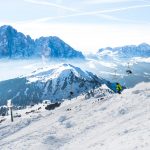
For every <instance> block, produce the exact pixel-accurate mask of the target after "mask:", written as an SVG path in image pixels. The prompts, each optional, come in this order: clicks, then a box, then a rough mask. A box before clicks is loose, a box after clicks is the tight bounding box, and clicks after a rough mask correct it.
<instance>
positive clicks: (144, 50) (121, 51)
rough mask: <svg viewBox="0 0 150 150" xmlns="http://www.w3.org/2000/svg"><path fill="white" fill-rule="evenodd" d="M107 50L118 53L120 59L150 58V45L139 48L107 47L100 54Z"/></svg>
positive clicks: (134, 46)
mask: <svg viewBox="0 0 150 150" xmlns="http://www.w3.org/2000/svg"><path fill="white" fill-rule="evenodd" d="M105 50H108V51H112V52H117V54H118V56H120V57H150V45H148V44H146V43H142V44H140V45H138V46H136V45H128V46H123V47H115V48H111V47H107V48H101V49H100V50H99V52H98V53H101V52H103V51H105Z"/></svg>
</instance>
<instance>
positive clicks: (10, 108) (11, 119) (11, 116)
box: [10, 107, 14, 122]
mask: <svg viewBox="0 0 150 150" xmlns="http://www.w3.org/2000/svg"><path fill="white" fill-rule="evenodd" d="M10 114H11V122H13V121H14V119H13V112H12V107H10Z"/></svg>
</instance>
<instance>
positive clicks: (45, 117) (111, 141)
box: [0, 82, 150, 150]
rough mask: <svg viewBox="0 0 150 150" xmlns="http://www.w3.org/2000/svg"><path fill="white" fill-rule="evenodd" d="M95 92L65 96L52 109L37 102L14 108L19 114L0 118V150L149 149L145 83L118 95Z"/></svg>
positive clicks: (149, 104) (149, 86)
mask: <svg viewBox="0 0 150 150" xmlns="http://www.w3.org/2000/svg"><path fill="white" fill-rule="evenodd" d="M97 94H98V93H97ZM97 94H96V96H95V97H94V98H90V99H86V100H85V98H84V96H82V95H81V96H79V97H78V98H77V99H73V100H72V101H65V102H64V103H62V105H61V106H60V107H59V108H56V109H55V110H52V111H47V110H45V109H44V107H45V106H43V104H39V105H36V106H34V107H32V108H27V109H24V110H18V111H17V112H14V113H18V114H21V115H22V116H21V117H20V118H14V122H13V123H11V122H10V116H7V117H6V118H5V119H6V120H5V121H3V122H2V123H0V149H2V150H11V149H12V150H81V149H82V150H149V149H150V82H148V83H140V84H138V85H136V86H135V87H134V88H132V89H127V90H124V91H123V93H122V94H121V95H118V94H113V95H107V96H105V97H103V98H101V99H100V98H98V95H97ZM39 107H41V109H39V110H38V108H39ZM31 110H35V112H33V113H29V114H28V115H26V114H25V112H27V111H28V112H29V111H31ZM1 119H2V117H1Z"/></svg>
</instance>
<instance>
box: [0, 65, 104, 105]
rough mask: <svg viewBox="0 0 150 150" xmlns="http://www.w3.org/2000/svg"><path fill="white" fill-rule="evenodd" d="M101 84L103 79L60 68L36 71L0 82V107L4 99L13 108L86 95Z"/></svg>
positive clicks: (77, 70) (68, 66) (75, 70)
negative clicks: (9, 102)
mask: <svg viewBox="0 0 150 150" xmlns="http://www.w3.org/2000/svg"><path fill="white" fill-rule="evenodd" d="M104 82H105V80H104V79H100V78H98V77H97V76H96V75H94V74H92V73H90V72H85V71H82V70H81V69H80V68H77V67H74V66H72V65H67V64H64V65H61V66H59V67H56V68H52V69H47V70H40V71H39V70H37V72H34V73H33V74H32V75H30V76H27V77H23V78H15V79H11V80H7V81H1V82H0V98H1V99H0V105H5V104H6V101H7V100H8V99H12V101H13V103H14V104H15V105H28V104H30V103H31V102H34V103H38V102H41V101H42V100H45V99H49V100H51V101H52V102H57V101H61V100H63V99H70V98H72V97H76V96H78V95H80V94H83V93H86V92H88V91H90V90H93V89H94V88H97V87H99V86H101V84H103V83H104ZM14 85H15V86H14ZM71 92H72V93H71Z"/></svg>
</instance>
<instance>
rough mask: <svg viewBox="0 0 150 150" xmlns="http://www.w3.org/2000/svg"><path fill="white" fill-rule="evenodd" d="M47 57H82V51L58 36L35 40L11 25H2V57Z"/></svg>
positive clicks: (0, 34)
mask: <svg viewBox="0 0 150 150" xmlns="http://www.w3.org/2000/svg"><path fill="white" fill-rule="evenodd" d="M31 56H34V57H35V56H36V57H41V56H43V57H47V58H81V59H83V58H84V56H83V54H82V53H81V52H78V51H76V50H74V49H73V48H72V47H70V46H69V45H68V44H66V43H65V42H63V41H62V40H61V39H59V38H58V37H52V36H50V37H41V38H39V39H36V40H35V41H34V40H33V39H31V37H30V36H25V35H24V34H22V33H20V32H17V30H15V29H14V28H13V27H11V26H6V25H5V26H2V27H0V57H1V58H2V57H10V58H16V57H17V58H20V57H21V58H22V57H31Z"/></svg>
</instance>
